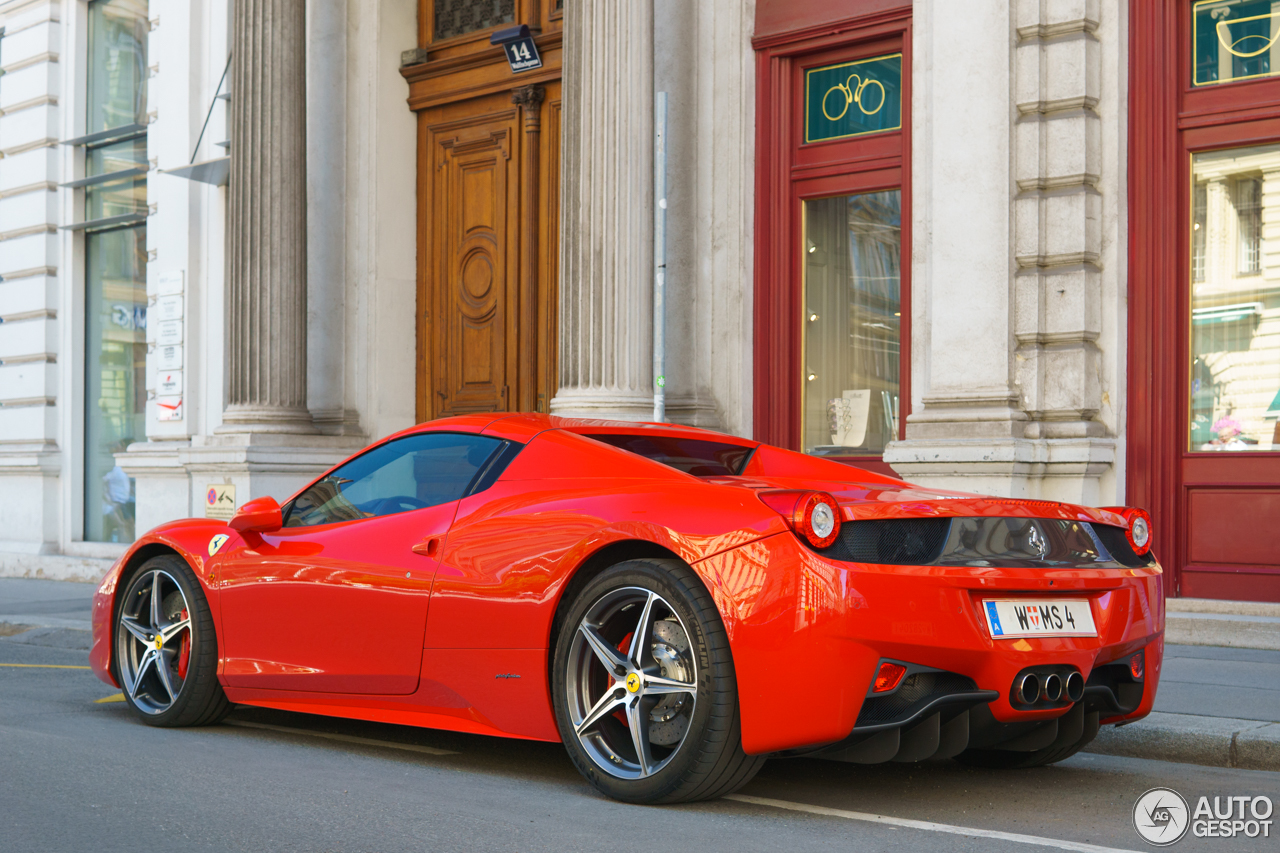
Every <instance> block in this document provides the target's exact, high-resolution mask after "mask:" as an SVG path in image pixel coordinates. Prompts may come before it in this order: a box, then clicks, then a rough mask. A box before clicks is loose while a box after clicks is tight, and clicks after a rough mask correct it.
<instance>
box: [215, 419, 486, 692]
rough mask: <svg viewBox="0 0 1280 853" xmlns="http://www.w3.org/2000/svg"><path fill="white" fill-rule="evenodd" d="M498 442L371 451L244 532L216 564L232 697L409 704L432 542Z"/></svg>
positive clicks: (466, 440) (402, 442) (420, 442)
mask: <svg viewBox="0 0 1280 853" xmlns="http://www.w3.org/2000/svg"><path fill="white" fill-rule="evenodd" d="M502 445H503V442H501V441H499V440H497V439H493V438H490V437H487V436H478V435H470V434H462V433H440V432H432V433H418V434H415V435H409V436H405V437H403V438H398V439H395V440H393V441H389V442H386V443H384V444H381V445H378V446H375V447H373V448H371V449H369V450H367V451H365V452H364V453H362V454H361V455H359V456H357V457H355V458H353V459H351V460H349V461H348V462H346V463H344V464H343V465H341V466H339V467H338V468H336V469H334V470H333V471H331V472H330V473H329V474H327V475H325V476H324V477H322V478H321V479H320V480H318V481H316V482H315V483H313V484H312V485H311V486H309V487H308V488H307V489H306V490H304V491H303V492H302V493H301V494H299V495H298V497H297V498H295V499H294V500H293V501H291V502H290V503H289V504H288V505H286V506H285V507H284V510H283V517H284V526H283V527H282V528H281V529H280V530H277V531H272V532H269V533H262V534H246V537H245V547H244V548H242V549H239V550H236V551H234V552H232V553H231V554H228V555H227V557H226V559H224V560H223V561H222V563H221V565H220V568H219V574H220V578H219V597H220V602H221V609H222V633H223V636H222V638H221V639H222V643H223V658H224V661H225V663H224V668H223V675H224V677H225V679H226V682H227V684H228V686H230V687H254V688H267V689H277V690H306V691H315V692H326V693H348V694H350V693H357V694H378V695H404V694H408V693H412V692H413V691H414V690H415V689H416V688H417V685H418V679H419V674H420V671H421V665H422V645H423V633H424V631H425V625H426V618H427V606H428V602H429V600H430V595H431V584H432V579H433V577H434V574H435V569H436V565H437V559H436V555H437V554H438V553H439V550H440V548H439V546H440V545H442V544H443V541H444V538H445V537H446V536H447V535H448V532H449V526H450V525H451V524H452V522H453V517H454V514H455V513H456V511H457V507H458V501H459V499H460V498H461V497H462V496H463V495H464V494H465V493H466V492H467V490H468V488H470V487H471V485H472V483H473V482H474V481H475V480H476V479H477V474H478V473H479V472H480V471H481V470H482V469H483V468H484V467H485V465H486V463H487V462H488V460H489V459H490V458H491V457H492V456H493V455H495V454H496V453H497V452H498V451H499V449H500V448H501V446H502Z"/></svg>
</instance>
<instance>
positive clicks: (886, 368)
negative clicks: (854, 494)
mask: <svg viewBox="0 0 1280 853" xmlns="http://www.w3.org/2000/svg"><path fill="white" fill-rule="evenodd" d="M900 205H901V192H900V191H899V190H886V191H883V192H874V193H862V194H859V195H851V196H838V197H835V198H826V199H815V200H811V201H806V202H805V207H804V210H805V226H804V227H805V242H804V246H805V251H806V255H805V259H804V261H805V267H804V269H805V283H804V295H805V304H804V320H803V322H804V325H805V329H804V339H805V344H804V354H805V365H804V367H805V370H804V376H803V377H802V381H803V383H804V446H805V450H806V452H809V453H816V454H821V455H837V456H842V455H870V454H879V453H881V452H882V451H883V450H884V446H885V445H886V444H887V443H888V442H889V441H891V440H892V439H893V437H894V436H895V435H896V433H897V419H898V416H899V413H900V403H899V400H898V383H899V377H898V373H899V364H900V360H899V345H900V341H901V320H902V317H901V287H900V272H899V263H900V262H899V258H900V257H901V241H902V222H901V218H902V217H901V206H900Z"/></svg>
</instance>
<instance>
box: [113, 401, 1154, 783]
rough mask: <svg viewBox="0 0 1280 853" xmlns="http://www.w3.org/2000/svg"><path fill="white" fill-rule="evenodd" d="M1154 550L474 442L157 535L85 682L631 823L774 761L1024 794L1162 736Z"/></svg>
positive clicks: (1112, 530)
mask: <svg viewBox="0 0 1280 853" xmlns="http://www.w3.org/2000/svg"><path fill="white" fill-rule="evenodd" d="M1150 537H1151V530H1150V520H1149V519H1148V517H1147V516H1146V514H1145V513H1144V512H1142V511H1141V510H1137V509H1125V508H1112V509H1091V508H1088V507H1081V506H1071V505H1067V504H1061V503H1054V502H1048V501H1032V500H1007V499H999V498H989V497H980V496H976V495H967V494H959V493H954V492H941V491H938V490H935V489H925V488H921V487H918V486H912V485H910V484H908V483H904V482H902V481H900V480H895V479H892V478H890V477H885V476H881V475H879V474H874V473H870V472H868V471H864V470H861V469H858V468H853V467H849V466H846V465H843V464H841V463H838V462H834V461H831V460H824V459H820V458H814V457H811V456H805V455H803V454H800V453H794V452H791V451H787V450H781V449H779V448H776V447H771V446H769V445H764V444H760V443H758V442H754V441H749V440H747V439H742V438H737V437H734V436H728V435H721V434H719V433H715V432H709V431H706V430H701V429H693V428H688V427H680V426H672V425H669V424H636V423H616V422H596V421H575V420H566V419H558V418H552V417H547V416H545V415H529V414H512V415H508V414H486V415H468V416H462V417H455V418H448V419H444V420H439V421H434V422H432V423H427V424H422V425H419V426H416V427H414V428H412V429H409V430H406V431H404V432H401V433H399V434H397V435H393V436H391V437H390V438H387V439H385V440H383V441H380V442H378V443H376V444H374V445H372V446H371V447H369V448H367V449H365V450H363V451H361V452H360V453H358V454H357V455H355V456H353V457H351V458H350V459H348V460H347V461H345V462H343V463H342V464H341V465H338V466H337V467H335V468H333V469H332V470H330V471H329V472H328V473H326V474H325V475H324V476H322V477H320V478H319V479H318V480H316V481H315V482H313V483H311V484H310V485H309V486H307V487H306V488H304V489H302V490H301V491H299V492H298V493H297V494H296V495H294V496H293V497H292V498H290V499H289V500H288V501H286V502H285V504H284V506H280V505H279V504H277V503H276V501H275V500H274V499H272V498H270V497H260V498H257V499H255V500H251V501H249V502H248V503H246V504H245V505H244V506H243V507H241V509H240V511H239V512H238V513H237V514H236V516H235V517H234V518H233V519H232V520H231V521H230V522H229V523H223V522H221V521H217V520H213V519H187V520H184V521H175V522H172V523H170V524H165V525H162V526H160V527H158V528H156V529H155V530H153V531H151V532H150V533H148V534H146V535H145V536H143V537H142V538H141V539H139V540H138V541H137V542H136V543H135V544H134V545H133V547H132V548H130V549H129V552H128V553H127V554H126V555H125V556H124V557H122V558H121V559H120V561H119V562H118V563H116V565H115V566H114V567H113V568H112V570H111V571H110V573H108V575H107V577H106V579H105V580H104V581H103V583H102V585H101V587H100V588H99V590H98V593H97V596H96V597H95V600H94V639H93V651H92V663H93V667H94V670H95V671H96V672H97V674H98V676H99V677H100V678H102V679H103V680H104V681H107V682H109V683H111V684H114V685H117V686H119V687H121V688H122V690H123V692H124V695H125V698H126V700H127V701H128V703H129V705H130V706H132V707H133V708H134V709H135V710H136V711H137V712H138V714H139V715H140V716H141V717H142V719H143V720H145V721H147V722H149V723H151V724H153V725H158V726H190V725H204V724H209V723H214V722H217V721H218V720H219V719H221V718H222V717H223V716H224V715H225V714H226V713H227V712H228V711H230V710H231V708H232V705H233V704H235V703H239V704H244V705H258V706H263V707H269V708H280V709H286V710H290V711H305V712H309V713H313V714H328V715H333V716H340V717H353V718H358V719H364V720H376V721H382V722H390V723H403V724H408V725H417V726H428V727H432V728H440V729H452V730H454V731H462V732H475V733H479V734H488V735H501V736H504V737H516V738H530V739H534V740H545V741H556V740H559V741H563V742H564V745H565V747H566V749H567V750H568V752H569V755H570V756H571V757H572V759H573V761H574V763H575V764H576V765H577V767H578V768H579V769H580V770H581V771H582V773H583V775H584V776H586V777H587V779H589V780H590V781H591V782H592V783H593V784H594V785H595V786H596V787H597V788H599V789H600V790H601V791H603V792H604V793H606V794H608V795H609V796H612V797H616V798H618V799H622V800H628V801H631V802H644V803H662V802H666V803H669V802H681V801H689V800H698V799H707V798H712V797H717V796H721V795H723V794H726V793H728V792H730V791H733V790H734V789H736V788H738V787H740V786H741V785H743V784H745V783H746V782H747V781H748V780H749V779H750V778H751V777H752V776H753V775H754V774H755V773H756V771H757V770H758V769H759V768H760V766H761V764H762V763H763V762H764V760H765V759H766V758H768V757H782V756H799V755H804V756H815V757H823V758H830V759H833V760H837V761H848V762H854V763H861V764H870V763H876V762H882V761H919V760H921V759H925V758H930V757H955V758H957V759H958V760H960V761H965V762H970V763H974V764H982V765H986V766H998V767H1030V766H1034V765H1039V764H1046V763H1049V762H1054V761H1059V760H1061V759H1063V758H1066V757H1067V756H1069V755H1072V754H1073V753H1075V752H1076V751H1077V750H1079V749H1080V748H1081V747H1083V746H1084V745H1085V744H1087V743H1088V742H1089V741H1090V740H1091V739H1092V738H1093V737H1094V736H1095V734H1096V733H1097V731H1098V727H1099V725H1105V724H1108V723H1117V722H1121V721H1126V720H1133V719H1136V718H1138V717H1142V716H1144V715H1146V714H1147V713H1148V712H1149V711H1150V710H1151V705H1152V702H1153V700H1154V698H1155V692H1156V684H1157V681H1158V678H1159V673H1160V662H1161V656H1162V651H1163V635H1164V600H1163V596H1162V592H1161V578H1160V574H1161V569H1160V566H1159V564H1158V563H1157V562H1156V561H1155V558H1154V557H1153V556H1152V554H1151V552H1150V550H1149V542H1150Z"/></svg>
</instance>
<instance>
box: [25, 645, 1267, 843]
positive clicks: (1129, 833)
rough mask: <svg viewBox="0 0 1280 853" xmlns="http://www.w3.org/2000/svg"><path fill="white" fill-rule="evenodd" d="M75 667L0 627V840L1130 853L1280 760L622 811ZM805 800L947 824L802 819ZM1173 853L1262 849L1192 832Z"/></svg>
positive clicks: (942, 777)
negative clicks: (1143, 829) (1159, 820)
mask: <svg viewBox="0 0 1280 853" xmlns="http://www.w3.org/2000/svg"><path fill="white" fill-rule="evenodd" d="M49 639H50V641H53V640H54V639H55V637H53V636H50V637H49ZM85 663H86V653H85V652H84V651H83V650H78V649H65V648H54V647H50V646H46V645H38V644H32V643H30V642H27V643H23V642H16V641H15V638H3V639H0V664H26V665H28V666H21V667H18V666H0V850H5V851H10V850H12V851H46V850H47V851H78V850H85V851H90V850H91V851H114V850H122V851H129V853H137V851H139V850H183V851H185V850H219V851H234V850H251V851H274V850H289V851H293V850H298V851H401V850H403V851H433V850H450V851H452V850H465V851H489V850H494V851H497V850H513V851H527V850H566V851H567V850H589V851H611V850H641V849H644V850H661V851H683V850H698V851H714V850H732V851H734V853H745V851H756V850H760V851H769V853H778V851H783V850H785V851H793V850H795V851H802V850H823V851H829V850H858V851H863V850H894V851H896V850H903V851H906V850H913V851H915V850H939V851H942V850H945V851H953V850H972V851H983V853H990V851H1005V850H1035V849H1042V850H1050V849H1054V847H1052V846H1043V845H1035V846H1033V845H1028V844H1026V843H1024V842H1018V841H1014V840H1010V839H1007V838H1000V837H996V838H992V837H979V836H975V835H966V834H963V832H961V833H960V834H957V833H956V831H955V830H954V828H955V827H962V828H967V829H973V830H992V831H996V832H1004V833H1019V834H1025V835H1033V836H1037V837H1040V838H1043V839H1045V840H1047V841H1050V842H1063V841H1066V842H1076V843H1083V844H1093V845H1101V846H1104V847H1109V848H1120V849H1128V850H1142V849H1150V848H1147V847H1146V845H1145V844H1144V843H1143V842H1142V840H1141V839H1140V838H1139V837H1138V835H1137V834H1136V833H1135V831H1134V829H1133V828H1132V825H1131V811H1132V808H1133V804H1134V802H1135V800H1136V799H1137V797H1138V796H1139V795H1140V794H1141V793H1143V792H1144V791H1146V790H1148V789H1150V788H1152V787H1156V786H1169V787H1172V788H1174V789H1176V790H1178V791H1179V792H1181V793H1182V794H1183V795H1184V796H1186V797H1187V798H1188V799H1189V800H1191V802H1192V803H1193V804H1194V802H1195V798H1197V797H1199V796H1200V795H1202V794H1204V795H1208V796H1210V797H1212V796H1214V795H1215V794H1216V795H1220V796H1227V795H1245V794H1248V795H1257V794H1264V795H1267V796H1269V797H1271V798H1272V800H1273V801H1280V773H1260V772H1250V771H1239V770H1224V769H1216V768H1205V767H1195V766H1191V765H1180V764H1168V763H1163V762H1154V761H1144V760H1139V759H1124V758H1114V757H1109V756H1099V755H1081V756H1077V757H1075V758H1072V759H1071V760H1069V761H1066V762H1064V763H1062V764H1060V765H1058V766H1055V767H1051V768H1042V769H1038V770H1033V771H1021V772H998V771H985V770H970V769H966V768H963V767H960V766H959V765H957V764H955V763H953V762H946V761H944V762H936V763H930V764H925V765H884V766H875V767H859V766H853V765H842V764H836V763H831V762H819V761H805V760H790V761H771V762H770V763H769V764H768V765H766V767H765V769H764V771H763V772H762V773H761V774H760V776H759V777H757V778H756V779H755V781H753V782H752V783H751V784H750V785H749V786H747V788H746V789H744V791H743V792H742V793H743V794H744V795H747V796H749V797H756V798H767V799H770V800H775V801H779V802H781V803H783V804H784V805H785V806H786V807H785V808H780V807H773V806H765V805H760V804H758V803H752V802H743V801H735V800H721V801H719V802H713V803H701V804H697V805H690V806H679V807H636V806H627V805H622V804H619V803H615V802H612V801H609V800H606V799H603V798H602V797H600V796H599V795H597V794H596V793H595V792H594V790H593V789H591V788H590V787H589V786H588V785H587V784H586V783H585V782H583V781H582V779H581V778H580V777H579V776H578V774H577V772H576V771H575V770H574V769H573V767H572V765H571V764H570V763H569V761H568V759H567V757H566V756H565V754H564V752H563V750H562V749H561V748H560V747H559V746H558V745H555V744H538V743H529V742H521V741H508V740H501V739H497V738H486V737H479V736H469V735H454V734H448V733H443V732H434V731H430V730H425V729H413V728H407V727H399V726H389V725H377V724H366V723H356V722H349V721H343V720H333V719H327V718H323V717H313V716H309V715H303V714H289V713H283V712H267V711H261V710H254V709H240V710H237V712H236V713H235V714H234V715H233V716H232V718H231V723H232V724H224V725H220V726H216V727H211V728H205V729H188V730H163V729H154V728H150V727H148V726H145V725H143V724H141V723H140V722H138V721H137V720H136V719H135V718H134V716H133V715H132V713H131V712H130V710H129V709H128V707H127V706H126V705H124V704H123V703H121V702H108V703H98V702H96V701H95V700H98V699H102V698H104V697H108V696H111V695H112V694H113V693H115V692H116V691H114V690H113V689H111V688H109V687H108V686H106V685H104V684H102V683H101V682H99V681H98V680H97V679H96V678H95V677H94V676H93V674H92V673H90V672H89V671H87V670H84V669H63V668H50V665H52V666H54V667H66V666H83V665H84V664H85ZM30 665H36V666H30ZM780 701H785V700H784V699H782V698H780ZM264 726H265V727H264ZM282 729H294V730H297V731H283V730H282ZM320 735H328V736H329V737H321V736H320ZM815 806H816V807H819V810H821V809H822V808H826V809H834V810H840V811H843V812H846V813H847V812H858V813H874V814H879V815H884V816H888V817H889V818H894V819H908V820H917V821H928V822H932V823H933V824H943V825H945V826H943V827H934V828H918V827H914V826H902V825H893V824H884V823H877V822H868V821H866V820H856V819H849V818H848V817H846V816H840V814H838V813H837V814H814V813H810V812H806V811H804V809H806V808H812V807H815ZM948 827H950V828H952V830H951V831H945V830H946V829H947V828H948ZM1057 849H1064V848H1063V847H1062V846H1059V847H1058V848H1057ZM1174 849H1177V850H1211V851H1238V850H1240V851H1242V850H1280V841H1278V840H1277V839H1276V838H1274V837H1273V838H1271V839H1268V840H1266V841H1262V840H1256V839H1255V840H1249V839H1236V840H1220V839H1212V840H1210V839H1193V838H1191V837H1190V836H1188V837H1187V838H1185V839H1183V841H1181V842H1179V843H1178V844H1177V845H1176V847H1175V848H1174Z"/></svg>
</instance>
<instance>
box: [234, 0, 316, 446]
mask: <svg viewBox="0 0 1280 853" xmlns="http://www.w3.org/2000/svg"><path fill="white" fill-rule="evenodd" d="M304 9H305V4H304V2H303V0H234V9H233V12H232V22H231V104H230V124H231V155H232V156H231V180H230V203H229V214H228V217H227V254H228V262H227V328H228V337H227V409H226V412H225V414H224V417H223V421H224V426H223V429H224V430H227V431H231V432H246V433H257V432H276V433H302V432H313V431H314V429H315V428H314V426H313V425H312V421H311V415H310V413H309V412H308V411H307V133H306V21H305V15H304Z"/></svg>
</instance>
